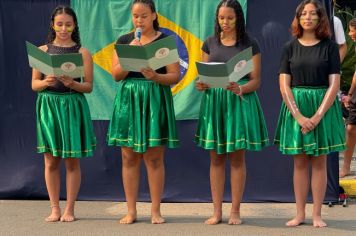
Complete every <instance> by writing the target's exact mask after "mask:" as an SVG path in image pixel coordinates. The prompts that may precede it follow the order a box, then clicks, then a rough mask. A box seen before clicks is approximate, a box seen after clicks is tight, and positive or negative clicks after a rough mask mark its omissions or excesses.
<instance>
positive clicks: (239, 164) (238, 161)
mask: <svg viewBox="0 0 356 236" xmlns="http://www.w3.org/2000/svg"><path fill="white" fill-rule="evenodd" d="M230 165H231V168H243V167H244V166H245V158H243V157H239V158H231V159H230Z"/></svg>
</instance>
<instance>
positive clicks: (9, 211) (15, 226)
mask: <svg viewBox="0 0 356 236" xmlns="http://www.w3.org/2000/svg"><path fill="white" fill-rule="evenodd" d="M62 204H63V203H61V205H62ZM62 206H63V205H62ZM294 207H295V205H294V204H282V203H279V204H275V203H273V204H272V203H263V204H262V203H254V204H247V203H246V204H242V209H241V210H242V216H243V221H244V223H243V224H242V225H240V226H230V225H227V216H228V212H229V208H230V204H228V203H226V204H224V221H223V223H221V224H219V225H216V226H208V225H205V224H203V221H204V220H205V219H206V218H207V217H208V216H209V215H210V213H211V210H212V205H211V204H204V203H203V204H201V203H199V204H197V203H168V204H163V206H162V212H163V213H164V216H165V218H166V220H167V223H166V224H164V225H151V224H150V223H149V222H150V218H149V212H150V204H148V203H139V204H138V213H139V218H138V221H137V223H135V224H133V225H120V224H118V219H119V218H120V217H122V216H123V213H124V212H125V210H126V206H125V203H114V202H84V201H81V202H78V203H77V206H76V216H77V217H78V218H79V220H78V221H75V222H73V223H60V222H57V223H46V222H44V220H43V219H44V218H45V217H46V216H47V214H48V213H49V203H48V201H12V200H2V201H0V212H1V214H0V235H1V236H2V235H16V236H17V235H115V236H117V235H125V236H126V235H204V236H206V235H238V236H240V235H249V236H251V235H252V236H255V235H263V236H267V235H285V236H286V235H293V236H298V235H312V236H317V235H323V236H328V235H330V236H335V235H338V236H339V235H356V200H352V202H350V205H349V206H348V207H342V206H334V207H331V208H329V207H328V206H324V207H323V211H322V212H323V217H324V219H325V220H326V222H327V223H328V225H329V227H328V228H323V229H316V228H314V227H313V226H312V225H311V220H310V216H311V205H308V206H307V220H306V224H305V225H302V226H299V227H296V228H287V227H285V226H284V223H285V222H286V221H287V220H288V219H290V218H291V217H292V216H293V214H294V209H295V208H294Z"/></svg>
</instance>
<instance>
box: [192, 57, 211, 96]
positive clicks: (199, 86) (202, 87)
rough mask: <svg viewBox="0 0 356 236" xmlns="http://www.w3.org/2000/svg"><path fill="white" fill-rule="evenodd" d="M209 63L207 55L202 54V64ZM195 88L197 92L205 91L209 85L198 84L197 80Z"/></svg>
mask: <svg viewBox="0 0 356 236" xmlns="http://www.w3.org/2000/svg"><path fill="white" fill-rule="evenodd" d="M208 61H209V55H208V54H207V53H205V52H203V55H202V62H208ZM195 88H196V89H197V90H198V91H204V90H206V89H208V88H209V85H208V84H206V83H203V82H200V81H199V80H197V81H196V82H195Z"/></svg>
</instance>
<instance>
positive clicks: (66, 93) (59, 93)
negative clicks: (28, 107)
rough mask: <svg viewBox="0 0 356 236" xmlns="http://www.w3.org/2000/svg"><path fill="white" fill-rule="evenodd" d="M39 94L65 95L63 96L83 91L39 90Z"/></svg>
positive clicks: (78, 93)
mask: <svg viewBox="0 0 356 236" xmlns="http://www.w3.org/2000/svg"><path fill="white" fill-rule="evenodd" d="M38 94H42V95H46V94H48V95H63V96H66V95H67V96H71V95H82V94H83V93H80V92H77V91H75V92H74V91H69V92H64V93H63V92H56V91H48V90H43V91H40V92H38Z"/></svg>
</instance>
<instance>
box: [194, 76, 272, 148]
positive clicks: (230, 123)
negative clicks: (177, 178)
mask: <svg viewBox="0 0 356 236" xmlns="http://www.w3.org/2000/svg"><path fill="white" fill-rule="evenodd" d="M247 82H248V80H247V79H244V80H241V81H240V82H239V84H244V83H247ZM195 143H196V144H197V145H198V146H199V147H202V148H204V149H208V150H215V151H216V152H217V153H218V154H223V153H229V152H234V151H237V150H239V149H246V150H251V151H260V150H261V149H262V148H263V147H265V146H268V144H269V139H268V133H267V129H266V123H265V119H264V115H263V111H262V108H261V105H260V102H259V99H258V97H257V94H256V92H252V93H248V94H244V95H243V99H241V98H240V97H239V96H237V95H235V94H234V93H232V92H231V91H227V90H225V89H222V88H212V89H208V90H206V91H205V92H204V95H203V98H202V102H201V107H200V114H199V120H198V127H197V131H196V134H195Z"/></svg>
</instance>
